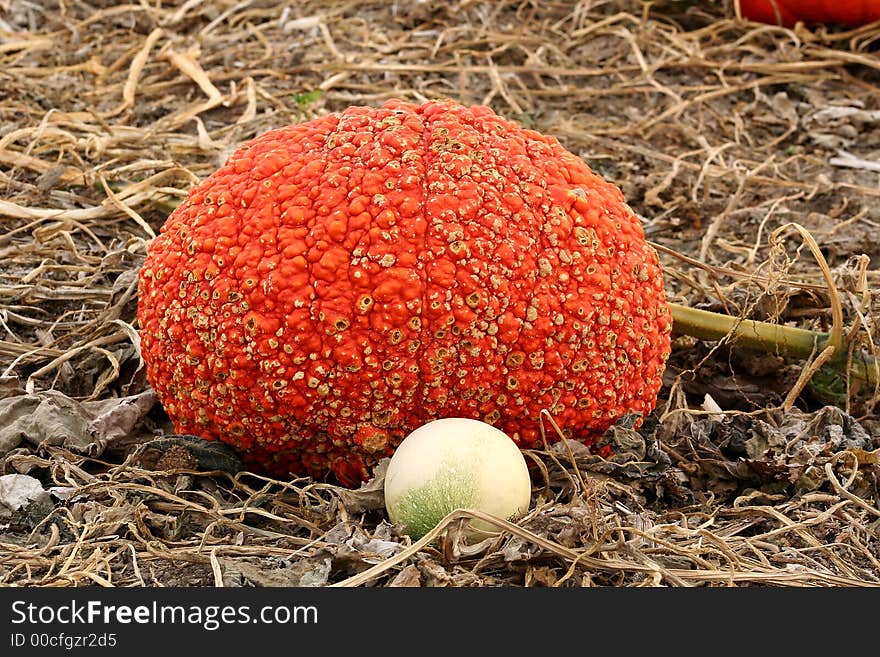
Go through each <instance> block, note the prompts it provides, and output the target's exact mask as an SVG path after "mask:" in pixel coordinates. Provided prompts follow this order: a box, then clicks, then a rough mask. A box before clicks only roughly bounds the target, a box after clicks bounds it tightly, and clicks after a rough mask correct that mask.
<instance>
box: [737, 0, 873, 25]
mask: <svg viewBox="0 0 880 657" xmlns="http://www.w3.org/2000/svg"><path fill="white" fill-rule="evenodd" d="M737 3H738V4H739V10H740V15H742V17H743V18H747V19H749V20H753V21H758V22H761V23H770V24H773V25H784V26H785V27H793V26H794V24H795V23H797V22H798V21H801V22H803V23H806V24H808V25H810V24H816V23H840V24H841V25H863V24H865V23H871V22H873V21H877V20H880V0H737Z"/></svg>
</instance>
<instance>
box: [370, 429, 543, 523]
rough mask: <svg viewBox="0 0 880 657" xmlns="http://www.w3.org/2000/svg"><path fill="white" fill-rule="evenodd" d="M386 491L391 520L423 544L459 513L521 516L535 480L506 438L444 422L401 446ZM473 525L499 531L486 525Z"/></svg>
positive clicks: (494, 431) (419, 432) (410, 437)
mask: <svg viewBox="0 0 880 657" xmlns="http://www.w3.org/2000/svg"><path fill="white" fill-rule="evenodd" d="M384 492H385V507H386V509H387V511H388V516H389V519H390V520H391V521H392V522H396V523H400V524H401V525H403V527H404V530H405V531H406V532H407V533H409V534H410V536H412V537H413V538H416V539H418V538H421V537H422V536H424V535H425V534H426V533H428V532H429V531H430V530H431V529H432V528H433V527H435V526H436V525H437V524H438V523H439V522H440V521H441V520H442V519H443V518H444V517H445V516H446V515H447V514H449V513H451V512H452V511H454V510H456V509H477V510H479V511H484V512H486V513H489V514H491V515H493V516H496V517H498V518H502V519H511V518H515V517H517V516H520V515H522V514H523V513H525V511H526V510H527V509H528V508H529V502H530V500H531V477H530V476H529V470H528V466H527V465H526V461H525V458H524V457H523V455H522V452H521V451H520V450H519V448H518V447H517V446H516V444H515V443H514V442H513V441H512V440H510V438H509V437H508V436H506V435H505V434H504V433H502V432H501V431H499V430H498V429H496V428H495V427H493V426H491V425H489V424H486V423H484V422H480V421H479V420H472V419H470V418H443V419H439V420H434V421H432V422H428V423H427V424H424V425H422V426H421V427H419V428H418V429H416V430H415V431H413V432H412V433H410V434H409V435H408V436H407V437H406V438H404V440H403V442H401V443H400V445H398V447H397V449H396V450H395V452H394V455H393V456H392V457H391V461H390V463H389V464H388V469H387V470H386V471H385V488H384ZM471 524H472V525H473V526H474V527H475V528H476V529H478V530H479V529H481V530H487V531H493V530H497V529H498V528H497V527H496V526H494V525H491V524H489V523H485V522H483V521H482V520H472V521H471Z"/></svg>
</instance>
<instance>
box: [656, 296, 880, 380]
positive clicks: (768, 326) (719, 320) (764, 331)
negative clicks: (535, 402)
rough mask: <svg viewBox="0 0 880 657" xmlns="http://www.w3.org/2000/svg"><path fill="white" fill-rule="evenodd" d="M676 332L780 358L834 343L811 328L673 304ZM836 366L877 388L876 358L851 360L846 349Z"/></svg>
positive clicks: (811, 353) (810, 354)
mask: <svg viewBox="0 0 880 657" xmlns="http://www.w3.org/2000/svg"><path fill="white" fill-rule="evenodd" d="M670 307H671V310H672V320H673V324H672V331H673V333H675V334H678V335H689V336H691V337H693V338H697V339H700V340H722V339H727V340H729V341H730V342H732V343H736V344H738V345H743V346H746V347H751V348H752V349H758V350H760V351H763V352H765V353H775V354H779V355H780V356H789V357H793V358H803V359H808V358H811V357H813V356H816V355H817V354H819V353H820V352H821V351H822V350H824V349H825V348H826V347H827V346H828V345H829V344H830V341H831V334H829V333H822V332H819V331H810V330H808V329H801V328H795V327H793V326H784V325H782V324H772V323H770V322H761V321H757V320H753V319H741V318H739V317H732V316H730V315H724V314H721V313H713V312H710V311H708V310H699V309H697V308H688V307H687V306H682V305H679V304H675V303H671V304H670ZM828 365H832V366H835V367H837V368H838V369H841V370H843V371H846V370H847V369H848V371H849V375H850V376H852V377H854V378H856V379H860V380H861V381H864V382H866V383H867V384H869V385H871V386H875V385H877V382H878V380H880V376H878V370H880V367H878V362H877V361H876V359H874V358H863V357H859V356H858V355H855V354H854V355H853V357H852V358H851V359H850V358H849V356H848V353H847V351H846V350H845V349H840V350H836V353H834V355H833V356H832V357H831V360H829V361H828Z"/></svg>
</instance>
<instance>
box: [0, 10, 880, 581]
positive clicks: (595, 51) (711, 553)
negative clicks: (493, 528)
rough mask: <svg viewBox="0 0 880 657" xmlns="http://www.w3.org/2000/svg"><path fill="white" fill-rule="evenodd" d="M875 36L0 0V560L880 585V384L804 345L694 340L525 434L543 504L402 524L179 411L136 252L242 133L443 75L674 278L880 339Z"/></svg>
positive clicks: (741, 312)
mask: <svg viewBox="0 0 880 657" xmlns="http://www.w3.org/2000/svg"><path fill="white" fill-rule="evenodd" d="M878 42H880V28H878V27H877V26H876V25H866V26H862V27H857V28H851V29H850V28H843V27H840V26H822V25H819V26H815V27H813V28H811V29H807V28H805V27H803V26H797V27H795V28H793V29H792V30H788V29H783V28H778V27H771V26H767V25H760V24H755V23H748V22H745V21H741V20H738V19H736V18H735V13H734V11H733V9H732V2H717V3H704V2H692V1H680V0H675V1H672V0H669V1H661V2H653V3H644V2H640V1H637V0H602V1H598V2H587V3H569V2H542V3H537V4H536V3H523V2H518V1H513V0H502V1H500V2H479V1H478V2H462V3H445V4H444V3H437V2H418V3H392V4H388V3H384V2H374V1H372V0H356V1H355V2H317V1H312V0H306V1H304V2H298V3H287V4H280V5H279V4H275V3H266V2H234V1H231V0H206V1H205V2H184V1H183V0H173V1H171V2H163V3H160V4H157V3H140V4H138V3H133V4H128V5H125V6H119V5H117V4H116V3H111V2H108V1H106V0H96V1H94V2H91V3H88V4H86V3H82V2H77V1H74V2H64V3H60V2H44V3H33V2H27V1H25V0H0V80H2V81H3V84H2V85H0V187H2V194H0V263H2V264H0V585H3V586H21V587H28V586H93V585H101V586H266V587H271V586H322V587H323V586H374V587H384V586H395V587H396V586H408V587H415V586H424V587H435V586H470V587H472V586H493V587H498V586H515V587H531V586H544V587H574V586H619V587H629V586H785V587H789V586H793V587H799V586H856V587H860V586H880V422H878V417H877V415H876V413H875V407H876V404H877V401H878V399H880V395H878V391H877V390H876V389H874V388H873V387H872V386H870V385H866V384H865V383H864V381H860V380H858V379H855V378H848V377H846V376H841V374H840V372H839V371H829V370H828V369H827V368H825V367H824V366H822V362H819V361H816V360H815V359H814V360H808V361H799V360H792V359H784V358H781V357H777V356H775V355H767V354H759V353H757V352H754V351H751V350H748V349H741V348H739V346H738V345H737V344H736V343H735V342H734V343H731V342H730V341H727V340H722V341H720V342H704V341H699V340H695V339H694V338H690V337H686V336H678V337H676V338H675V340H674V342H673V346H672V356H671V358H670V360H669V363H668V367H667V371H666V373H665V377H664V382H663V388H662V390H661V393H660V399H659V404H658V408H657V410H656V411H655V412H654V413H653V414H652V415H651V416H649V417H647V418H645V419H644V423H643V424H642V425H641V426H639V427H638V428H635V424H634V423H633V422H632V420H633V418H624V419H623V420H622V421H621V422H619V423H618V424H617V425H616V426H614V427H612V428H611V429H609V431H608V432H607V433H606V435H605V436H604V438H603V443H602V444H603V445H604V446H607V447H608V448H609V449H608V450H601V449H600V450H587V449H586V448H584V447H583V446H582V445H580V444H577V443H572V442H570V441H560V442H558V443H556V444H554V445H553V446H552V447H548V448H545V449H530V450H527V452H526V457H527V461H528V462H529V464H530V467H531V468H532V470H533V484H534V485H533V491H532V507H531V508H530V510H529V512H528V513H527V514H526V515H525V516H524V517H522V518H519V519H517V520H516V521H515V522H509V521H502V520H500V519H495V523H494V524H496V525H497V528H498V531H497V532H490V533H487V534H486V535H485V537H484V538H482V540H479V541H478V542H476V543H474V542H473V541H468V540H465V533H464V531H463V524H464V523H466V522H467V521H468V520H469V519H470V518H472V517H477V516H478V514H477V512H472V511H468V510H460V511H457V512H454V513H453V514H450V515H449V516H447V518H446V519H445V520H444V521H443V522H441V523H440V525H439V526H438V527H436V528H435V529H434V530H433V531H432V532H431V533H429V534H428V535H427V536H425V537H424V538H422V539H420V540H419V541H417V542H413V541H412V540H411V538H410V537H409V536H406V535H403V534H401V533H400V529H399V528H398V527H396V526H395V525H392V524H389V522H388V519H387V517H386V514H385V510H384V498H383V493H382V482H383V477H384V470H383V467H384V466H385V465H387V463H385V462H382V463H380V464H379V466H377V468H376V469H375V470H374V471H373V473H372V474H373V477H372V479H371V480H370V481H368V482H366V483H365V484H363V486H361V488H359V489H347V488H340V487H338V486H334V485H331V484H329V483H326V482H322V481H316V480H313V479H311V478H307V477H292V478H289V479H275V478H271V477H267V476H264V475H262V474H260V473H258V472H250V471H246V470H242V469H241V467H240V464H239V462H238V461H237V456H236V455H235V454H234V453H231V452H229V451H225V450H224V449H223V448H222V447H220V446H218V445H216V444H204V441H200V440H198V439H196V438H194V437H192V436H187V435H179V434H177V432H176V431H175V430H174V427H172V426H171V424H170V422H169V421H168V418H167V417H166V416H165V414H164V412H163V411H162V409H161V407H160V406H159V405H158V404H156V402H155V396H154V394H153V392H152V391H151V390H150V389H149V387H148V386H147V384H146V381H145V378H144V367H143V363H142V361H141V359H140V340H139V335H138V328H139V327H138V326H137V324H136V319H135V308H136V281H137V272H138V269H139V267H140V265H141V263H142V262H143V260H144V256H145V253H146V246H147V244H148V243H149V241H150V240H151V239H152V238H153V237H154V236H155V235H156V233H157V232H158V230H159V227H160V226H161V225H162V223H163V222H164V220H165V218H166V217H167V215H168V213H169V212H170V210H171V209H172V208H173V207H174V206H175V205H176V204H177V203H178V202H179V201H180V200H181V199H182V198H183V197H184V196H185V194H186V192H187V190H188V189H189V188H190V187H191V186H192V185H193V183H194V182H196V181H197V180H199V179H201V178H204V177H205V176H206V175H208V174H209V173H211V172H212V171H213V170H214V169H215V168H217V167H218V166H219V165H220V164H221V163H222V162H223V161H224V160H225V158H226V157H227V156H228V155H229V154H230V153H231V152H232V150H234V149H235V147H236V146H238V145H239V144H241V143H242V142H244V141H245V140H248V139H250V138H253V137H255V136H256V135H258V134H260V133H262V132H264V131H265V130H267V129H270V128H275V127H280V126H283V125H287V124H291V123H296V122H300V121H304V120H307V119H311V118H315V117H318V116H321V115H324V114H326V113H327V112H331V111H338V110H342V109H344V108H345V107H348V106H349V105H354V104H364V105H372V106H377V105H379V104H381V103H382V102H383V101H384V100H387V99H389V98H401V99H403V100H407V101H412V102H423V101H425V100H427V99H434V98H441V97H448V98H453V99H455V100H457V101H459V102H461V103H466V104H478V103H483V104H487V105H489V106H491V107H492V108H493V109H494V110H495V111H496V112H497V113H499V114H501V115H504V116H507V117H508V118H511V119H514V120H517V121H519V122H521V123H522V124H523V125H524V126H526V127H527V128H533V129H535V130H538V131H540V132H543V133H548V134H553V135H555V136H557V137H558V138H559V139H560V141H561V142H562V144H563V146H564V147H565V148H567V149H568V150H570V151H572V152H574V153H577V154H579V155H580V156H581V157H583V158H584V159H585V160H586V161H587V163H588V164H589V165H590V166H591V167H592V168H593V169H594V170H595V171H596V172H597V173H599V174H601V175H603V176H605V177H606V178H608V179H609V180H610V181H611V182H613V183H615V184H616V185H618V186H619V187H620V188H621V189H622V191H623V192H624V195H625V197H626V198H627V201H628V203H629V204H630V206H631V207H632V208H633V209H634V210H635V211H636V212H637V213H638V214H639V216H640V217H641V219H642V222H643V225H644V228H645V232H646V234H647V236H648V238H649V239H650V240H651V241H652V243H653V244H654V245H655V247H656V248H657V250H658V253H659V254H660V258H661V262H662V264H663V266H664V274H665V278H666V281H667V294H668V296H669V297H670V299H671V300H674V301H676V302H679V303H683V304H686V305H688V306H691V307H693V308H703V309H710V310H715V311H720V312H725V313H727V314H730V315H732V316H734V317H742V318H748V319H760V320H764V321H772V322H779V323H786V324H789V325H792V326H798V327H801V328H809V329H814V330H818V331H823V332H828V331H830V330H831V329H832V328H833V326H834V324H835V317H838V320H839V321H840V323H841V325H840V327H839V328H840V329H841V330H842V334H843V335H844V336H846V338H847V341H848V342H847V345H848V348H849V356H850V357H851V359H852V360H854V361H860V359H862V358H863V357H864V356H874V357H875V358H876V356H877V347H876V345H878V344H880V335H878V330H877V319H876V318H877V317H878V316H880V314H878V310H880V308H878V294H877V290H876V288H877V283H878V280H880V272H878V270H877V269H876V268H872V263H876V262H877V259H878V257H880V247H878V242H877V241H876V240H875V239H874V236H875V235H876V231H877V229H878V217H880V186H878V180H880V179H878V171H880V164H878V163H880V118H878V117H880V94H878V85H880V68H878V66H877V60H876V50H877V43H878ZM795 224H796V226H795ZM805 234H808V235H809V236H811V237H812V239H813V240H814V241H815V243H816V245H818V249H817V250H814V249H811V248H807V246H808V245H807V244H806V241H805ZM817 253H818V255H820V256H821V257H822V258H823V259H824V265H825V266H827V271H824V270H823V267H822V263H821V262H818V261H817ZM818 357H819V354H816V355H815V358H818ZM867 362H870V361H867ZM814 366H815V367H814ZM710 400H711V401H710ZM545 419H547V418H545ZM545 429H547V430H552V427H551V426H549V425H547V426H545Z"/></svg>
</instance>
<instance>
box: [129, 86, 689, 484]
mask: <svg viewBox="0 0 880 657" xmlns="http://www.w3.org/2000/svg"><path fill="white" fill-rule="evenodd" d="M138 300H139V305H138V319H139V322H140V327H141V337H142V349H143V358H144V361H145V363H146V368H147V370H146V371H147V377H148V380H149V381H150V383H151V385H152V386H153V387H154V388H155V390H156V392H157V394H158V397H159V400H160V401H161V403H162V405H163V407H164V408H165V410H166V411H167V413H168V415H169V416H170V418H171V419H172V420H173V422H174V424H175V427H176V429H177V431H179V432H181V433H191V434H196V435H199V436H202V437H204V438H208V439H219V440H222V441H225V442H227V443H229V444H231V445H233V446H234V447H236V448H238V449H239V450H240V452H241V454H242V456H243V457H244V459H245V462H246V463H247V464H249V465H250V466H252V467H254V468H257V469H259V470H261V471H265V472H268V473H272V474H276V475H280V476H286V475H289V474H294V475H311V476H313V477H316V478H320V479H325V478H327V477H328V475H331V474H334V475H335V476H336V478H337V480H339V481H341V482H343V483H345V484H347V485H353V484H354V483H356V482H359V481H361V480H362V479H365V478H366V477H368V476H369V469H370V467H371V466H372V465H373V464H375V463H376V462H377V461H378V460H379V459H380V458H382V457H384V456H389V455H390V454H391V453H392V452H393V450H394V448H395V446H396V445H397V444H398V443H399V442H400V441H401V440H402V439H403V438H404V437H405V436H406V434H407V433H409V432H410V431H412V430H413V429H415V428H416V427H418V426H420V425H421V424H423V423H425V422H426V421H428V420H430V419H434V418H439V417H449V416H461V417H471V418H476V419H481V420H484V421H486V422H488V423H490V424H493V425H495V426H497V427H498V428H499V429H501V430H502V431H504V432H506V433H507V434H508V435H509V436H511V437H512V438H513V439H514V440H515V441H516V442H517V444H519V445H520V446H521V447H529V446H532V445H535V444H536V443H537V442H539V441H540V433H539V432H540V421H539V414H540V412H541V410H542V409H546V410H547V411H549V412H550V413H551V414H552V416H553V418H554V419H555V421H556V422H557V424H558V425H559V426H561V427H562V428H563V430H564V431H565V432H566V434H567V435H570V436H571V437H572V438H575V439H577V440H582V441H584V442H589V441H590V440H593V439H594V438H595V437H596V436H597V435H599V434H600V433H601V432H602V431H604V430H605V429H606V428H607V427H608V426H609V425H611V424H612V423H613V422H614V421H615V420H616V419H618V418H619V417H620V416H621V415H623V414H624V413H626V412H628V411H639V412H642V413H647V412H650V411H651V410H652V409H653V407H654V405H655V403H656V397H657V393H658V391H659V389H660V385H661V376H662V373H663V370H664V368H665V363H666V359H667V356H668V354H669V345H670V338H669V334H670V329H671V325H672V319H671V315H670V313H669V309H668V306H667V303H666V300H665V296H664V286H663V276H662V272H661V269H660V267H659V264H658V259H657V255H656V253H655V252H654V250H653V249H652V248H651V247H650V246H649V245H647V244H646V242H645V239H644V233H643V231H642V227H641V225H640V223H639V220H638V218H637V217H636V216H635V215H634V214H633V211H632V210H631V209H630V208H629V207H628V206H627V204H626V203H625V201H624V198H623V195H622V194H621V192H620V190H619V189H618V188H617V187H615V186H614V185H612V184H610V183H609V182H607V181H605V180H604V179H603V178H601V177H600V176H598V175H596V174H595V173H593V172H592V171H591V170H590V168H589V167H588V166H587V165H586V164H585V163H584V162H583V161H582V160H581V159H580V158H578V157H576V156H575V155H573V154H571V153H569V152H568V151H566V150H565V149H563V148H562V146H561V145H560V144H559V143H558V141H557V140H556V139H555V138H553V137H550V136H546V135H543V134H540V133H537V132H535V131H532V130H526V129H524V128H522V127H520V126H519V125H517V124H515V123H513V122H510V121H507V120H505V119H503V118H501V117H499V116H498V115H496V114H495V113H494V112H493V111H492V110H491V109H489V108H487V107H482V106H479V107H465V106H462V105H459V104H456V103H453V102H451V101H439V102H428V103H425V104H422V105H416V104H410V103H406V102H402V101H398V100H394V101H388V102H387V103H385V104H384V105H383V106H382V107H381V108H378V109H377V108H370V107H351V108H349V109H347V110H345V111H344V112H341V113H335V114H330V115H328V116H324V117H322V118H319V119H315V120H312V121H308V122H306V123H302V124H300V125H295V126H290V127H285V128H280V129H277V130H271V131H269V132H266V133H264V134H263V135H261V136H259V137H257V138H255V139H253V140H252V141H250V142H248V143H246V144H244V145H243V146H241V147H240V148H239V149H238V150H237V151H236V152H235V153H234V154H233V155H232V156H231V157H230V158H229V160H228V161H227V162H226V164H225V165H224V166H223V167H222V168H220V169H219V170H217V171H216V172H215V173H213V174H212V175H210V176H208V177H207V178H206V179H205V180H204V181H202V182H201V183H200V184H198V185H196V186H195V187H193V189H192V190H191V191H190V193H189V195H188V197H187V198H186V200H185V201H184V202H183V203H182V204H181V205H180V206H179V207H178V208H177V209H176V210H175V211H174V212H173V213H172V214H171V215H170V216H169V217H168V220H167V222H166V223H165V225H164V226H163V228H162V231H161V234H160V235H159V236H158V237H157V238H156V239H155V240H154V241H153V242H152V243H151V245H150V247H149V251H148V254H147V258H146V262H145V263H144V266H143V268H142V270H141V274H140V279H139V287H138ZM548 438H549V439H551V440H552V439H553V438H554V436H553V434H552V432H550V434H549V435H548Z"/></svg>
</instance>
